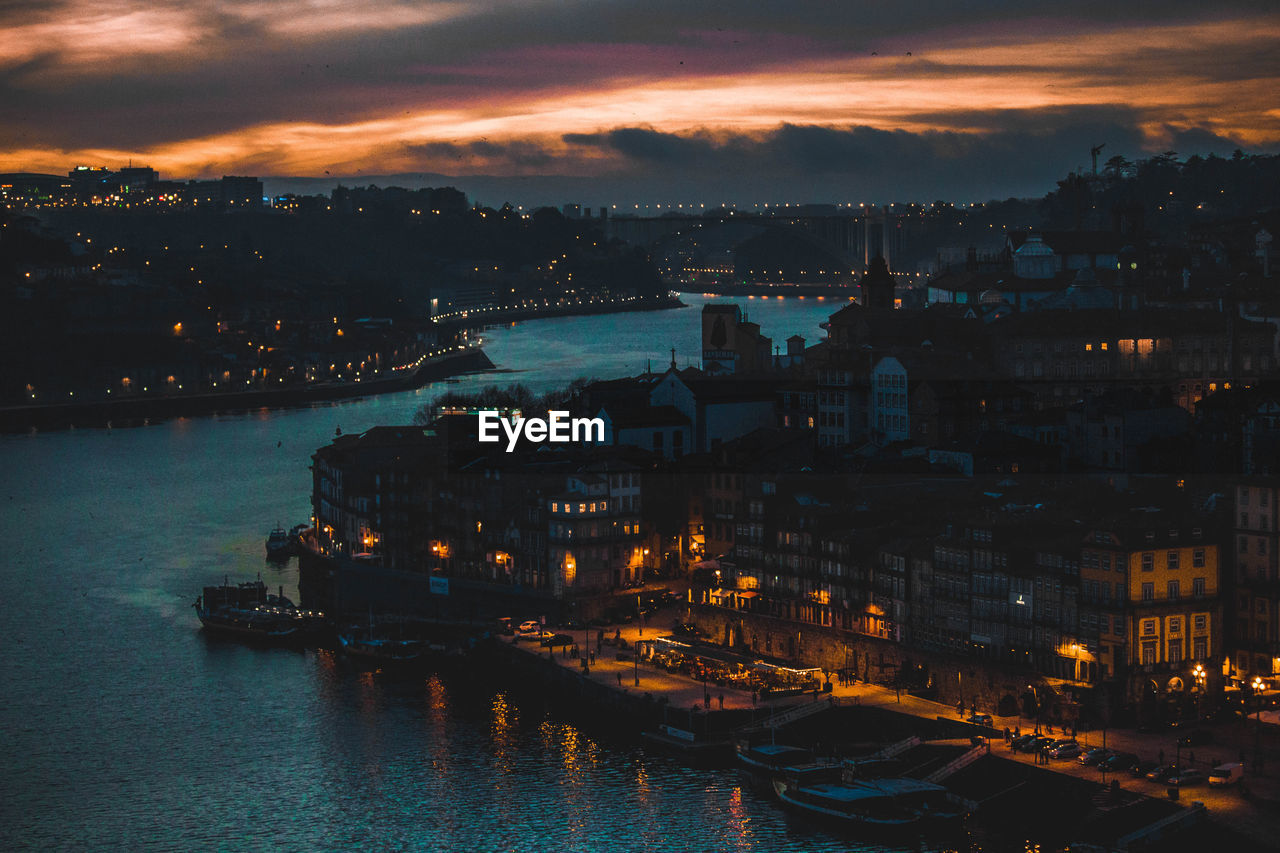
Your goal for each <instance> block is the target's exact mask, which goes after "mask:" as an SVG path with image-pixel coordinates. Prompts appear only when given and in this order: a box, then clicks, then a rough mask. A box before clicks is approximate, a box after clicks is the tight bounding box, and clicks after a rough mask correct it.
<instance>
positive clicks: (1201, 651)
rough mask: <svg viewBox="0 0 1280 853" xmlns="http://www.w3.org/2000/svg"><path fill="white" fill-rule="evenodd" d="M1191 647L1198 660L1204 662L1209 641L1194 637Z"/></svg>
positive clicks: (1207, 654)
mask: <svg viewBox="0 0 1280 853" xmlns="http://www.w3.org/2000/svg"><path fill="white" fill-rule="evenodd" d="M1192 646H1193V648H1194V651H1193V653H1194V654H1195V656H1196V658H1197V659H1198V660H1204V659H1205V658H1207V657H1209V641H1208V640H1207V639H1206V638H1204V637H1196V639H1195V642H1194V643H1192Z"/></svg>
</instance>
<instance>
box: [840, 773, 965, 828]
mask: <svg viewBox="0 0 1280 853" xmlns="http://www.w3.org/2000/svg"><path fill="white" fill-rule="evenodd" d="M857 784H859V785H862V786H864V787H867V788H874V789H875V790H877V791H881V792H883V793H884V794H886V795H888V796H890V797H893V799H894V802H896V803H898V804H899V805H901V806H903V807H905V808H908V809H911V810H913V811H915V812H916V813H917V814H918V815H919V816H920V818H921V820H924V821H928V822H930V823H944V822H948V821H954V820H960V819H961V818H963V817H965V816H966V815H967V814H968V810H967V809H965V808H964V807H963V806H961V805H959V804H958V803H957V802H956V801H955V798H954V795H952V793H951V792H950V791H948V790H947V789H946V788H945V787H943V786H942V785H938V784H936V783H934V782H926V781H924V780H922V779H912V778H910V777H908V776H897V777H892V778H884V779H862V780H859V781H858V782H857Z"/></svg>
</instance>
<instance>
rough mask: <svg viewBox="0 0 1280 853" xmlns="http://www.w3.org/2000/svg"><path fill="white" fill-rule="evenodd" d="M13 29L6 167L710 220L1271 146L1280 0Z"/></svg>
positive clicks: (280, 11) (288, 0) (27, 18)
mask: <svg viewBox="0 0 1280 853" xmlns="http://www.w3.org/2000/svg"><path fill="white" fill-rule="evenodd" d="M0 28H3V32H2V33H0V116H3V120H2V121H0V171H34V172H48V173H55V174H57V173H64V172H66V171H67V170H68V169H69V168H71V167H72V166H74V165H77V164H87V165H95V166H96V165H106V166H109V167H115V166H121V165H125V164H127V163H128V162H130V161H132V162H133V163H134V164H135V165H141V164H145V165H150V166H151V167H153V168H155V169H157V170H159V171H160V172H161V176H162V177H165V178H189V177H216V176H219V175H225V174H241V175H243V174H250V175H258V176H264V177H270V176H314V177H317V178H324V179H325V180H328V181H336V180H338V179H341V180H343V182H345V183H347V184H349V185H350V184H367V183H380V184H381V185H385V184H386V183H388V182H391V181H390V178H391V177H394V178H395V181H394V182H395V183H399V184H402V185H412V184H417V185H441V184H443V183H453V184H454V185H455V186H458V187H459V188H461V189H463V190H464V191H468V192H469V194H472V195H473V196H474V195H476V194H481V193H483V194H488V195H489V196H490V197H489V198H488V199H486V201H488V202H501V201H512V202H514V203H525V204H533V203H558V202H564V201H578V202H581V203H585V204H592V205H605V204H617V205H618V206H619V207H627V206H631V205H633V204H641V205H642V206H643V205H644V204H656V203H664V204H676V203H683V204H694V205H696V204H706V205H707V206H711V205H713V204H721V203H726V202H729V203H737V204H748V205H749V204H752V203H763V202H773V203H782V202H796V203H799V202H826V203H832V202H834V203H841V202H844V203H857V202H867V201H877V200H883V201H889V200H922V201H923V200H933V199H935V198H945V199H948V200H952V201H968V200H972V201H977V200H986V199H990V198H1004V197H1007V196H1037V195H1042V194H1043V193H1044V192H1046V191H1047V190H1049V189H1052V187H1053V182H1054V181H1055V180H1056V179H1057V178H1060V177H1062V176H1063V175H1065V174H1066V173H1067V172H1069V171H1071V170H1075V169H1081V168H1089V165H1090V155H1089V149H1090V147H1091V146H1094V145H1098V144H1103V143H1105V145H1106V147H1105V148H1104V149H1103V152H1102V155H1101V158H1102V161H1105V160H1106V159H1107V158H1109V157H1111V156H1113V155H1117V154H1118V155H1122V156H1125V157H1127V158H1129V159H1137V158H1140V157H1143V156H1149V155H1151V154H1154V153H1160V152H1163V151H1168V150H1173V151H1177V152H1178V153H1179V154H1180V155H1182V156H1187V155H1190V154H1193V153H1200V154H1206V153H1209V152H1216V153H1218V154H1220V155H1229V154H1230V153H1231V152H1232V151H1233V150H1234V149H1236V148H1243V149H1244V150H1245V151H1247V152H1249V153H1274V152H1276V151H1280V98H1278V97H1277V94H1276V93H1277V92H1280V51H1278V50H1276V45H1277V44H1280V4H1277V3H1275V2H1274V0H1264V1H1263V2H1218V3H1212V4H1209V3H1204V2H1203V0H1197V2H1186V0H1162V2H1148V0H1124V2H1117V0H1108V2H1083V3H1069V2H1052V3H1051V2H1043V0H1017V2H1005V0H993V2H984V3H959V2H955V0H900V2H886V1H885V0H876V2H860V0H817V1H816V2H811V0H786V2H774V0H733V2H719V0H643V2H630V0H357V1H356V2H352V0H342V1H341V2H340V0H167V2H149V1H148V0H0ZM271 183H272V182H270V181H269V182H268V184H269V187H270V185H271ZM275 183H276V184H277V185H280V182H278V181H277V182H275ZM500 195H501V196H504V197H501V198H499V197H498V196H500ZM566 196H567V197H566Z"/></svg>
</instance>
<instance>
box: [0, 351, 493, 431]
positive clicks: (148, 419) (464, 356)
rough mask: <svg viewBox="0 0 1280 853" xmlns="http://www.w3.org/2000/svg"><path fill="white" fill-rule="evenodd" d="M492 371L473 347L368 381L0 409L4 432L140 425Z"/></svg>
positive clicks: (289, 404)
mask: <svg viewBox="0 0 1280 853" xmlns="http://www.w3.org/2000/svg"><path fill="white" fill-rule="evenodd" d="M493 369H494V364H493V362H492V361H490V360H489V357H488V356H487V355H485V353H484V350H482V349H479V348H474V347H472V348H467V349H460V350H458V351H455V352H451V353H448V354H446V355H441V356H437V357H435V358H430V359H427V360H425V361H423V363H422V364H421V365H419V366H418V367H416V368H415V369H413V370H406V371H400V372H396V373H393V374H392V375H390V376H387V377H385V378H379V379H373V380H370V381H367V382H317V383H312V384H308V385H301V386H294V387H291V388H280V389H261V390H250V391H233V392H228V393H196V394H163V395H156V396H138V397H128V398H122V399H118V400H102V401H95V402H87V403H51V404H42V405H35V406H11V407H6V408H0V432H27V431H29V430H32V429H37V430H56V429H71V428H74V427H108V426H109V427H119V426H137V425H142V424H148V423H154V422H156V421H162V420H167V419H170V418H178V417H195V416H199V415H214V414H222V413H229V412H243V411H249V410H254V409H264V408H265V409H282V408H296V407H299V406H309V405H312V404H314V403H320V402H326V401H330V400H345V399H350V398H353V397H367V396H370V395H372V394H385V393H388V392H392V391H407V390H412V389H414V388H418V387H421V386H423V385H425V384H427V383H428V382H435V381H437V380H440V379H448V378H451V377H454V376H462V375H464V374H468V373H480V372H484V371H488V370H493Z"/></svg>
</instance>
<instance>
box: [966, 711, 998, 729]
mask: <svg viewBox="0 0 1280 853" xmlns="http://www.w3.org/2000/svg"><path fill="white" fill-rule="evenodd" d="M965 722H966V723H973V724H974V725H975V726H986V727H988V728H990V727H991V726H992V725H994V722H993V720H992V719H991V715H990V714H972V715H971V716H970V717H969V719H967V720H965Z"/></svg>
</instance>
